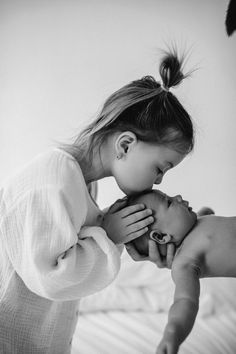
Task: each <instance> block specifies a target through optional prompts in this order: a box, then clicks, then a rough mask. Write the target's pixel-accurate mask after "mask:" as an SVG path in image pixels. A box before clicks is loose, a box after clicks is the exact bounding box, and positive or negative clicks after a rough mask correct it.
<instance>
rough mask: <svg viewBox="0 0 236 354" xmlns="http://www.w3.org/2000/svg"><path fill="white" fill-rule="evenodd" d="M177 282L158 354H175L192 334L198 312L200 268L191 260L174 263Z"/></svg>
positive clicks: (173, 275) (173, 270)
mask: <svg viewBox="0 0 236 354" xmlns="http://www.w3.org/2000/svg"><path fill="white" fill-rule="evenodd" d="M172 278H173V280H174V282H175V285H176V288H175V295H174V303H173V304H172V306H171V308H170V310H169V316H168V323H167V325H166V328H165V331H164V335H163V338H162V340H161V342H160V344H159V346H158V348H157V354H175V353H177V352H178V349H179V346H180V345H181V343H182V342H183V341H184V340H185V338H186V337H187V336H188V335H189V333H190V332H191V330H192V328H193V325H194V321H195V318H196V315H197V312H198V304H199V295H200V282H199V268H198V267H197V266H196V265H195V262H192V260H191V259H184V262H183V260H181V261H179V260H176V261H174V263H173V268H172Z"/></svg>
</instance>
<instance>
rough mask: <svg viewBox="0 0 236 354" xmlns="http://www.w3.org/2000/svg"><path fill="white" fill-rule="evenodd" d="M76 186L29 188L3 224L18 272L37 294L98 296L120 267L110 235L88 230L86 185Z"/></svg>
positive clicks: (94, 228)
mask: <svg viewBox="0 0 236 354" xmlns="http://www.w3.org/2000/svg"><path fill="white" fill-rule="evenodd" d="M67 167H68V166H67ZM67 173H68V172H67ZM76 177H78V175H77V176H76ZM64 181H65V179H64ZM72 182H73V180H70V184H69V183H64V184H63V183H62V184H60V183H56V184H54V185H53V184H43V186H41V187H40V188H39V187H37V188H32V189H28V190H27V192H25V193H23V194H21V196H20V197H19V198H17V200H15V201H14V203H13V205H12V206H11V207H10V208H6V211H5V215H4V217H3V219H2V220H1V233H2V235H3V237H4V238H5V239H4V243H5V247H6V251H7V254H8V256H9V259H10V261H11V263H12V265H13V268H14V269H15V271H16V272H17V273H18V275H19V276H20V277H21V278H22V280H23V282H24V283H25V285H26V286H27V287H28V288H29V289H30V290H31V291H32V292H34V293H36V294H37V295H40V296H42V297H45V298H48V299H51V300H60V301H61V300H75V299H78V298H80V297H83V296H86V295H90V294H92V293H95V292H97V291H99V290H101V289H103V288H104V287H106V286H107V285H109V284H110V283H111V282H112V281H113V279H114V278H115V276H116V275H117V273H118V271H119V268H120V253H119V251H118V248H117V247H116V246H115V244H114V243H113V242H112V241H111V240H110V239H109V238H108V237H107V235H106V233H105V231H104V230H103V229H102V228H101V227H99V226H84V224H85V218H86V213H87V209H88V206H87V204H86V198H85V197H84V191H83V186H82V187H81V183H80V182H77V184H78V183H79V187H77V190H76V188H75V189H74V190H73V188H72V186H71V183H72ZM72 185H73V183H72Z"/></svg>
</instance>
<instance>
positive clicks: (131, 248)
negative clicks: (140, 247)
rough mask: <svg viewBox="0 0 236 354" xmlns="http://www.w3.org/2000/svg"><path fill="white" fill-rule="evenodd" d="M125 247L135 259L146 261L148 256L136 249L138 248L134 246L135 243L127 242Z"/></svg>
mask: <svg viewBox="0 0 236 354" xmlns="http://www.w3.org/2000/svg"><path fill="white" fill-rule="evenodd" d="M125 248H126V251H127V252H128V254H129V255H130V257H131V258H133V260H134V261H136V262H140V261H144V260H146V259H147V257H146V256H143V255H141V254H139V253H138V251H137V250H136V248H135V247H134V245H133V244H132V243H131V242H129V243H126V244H125Z"/></svg>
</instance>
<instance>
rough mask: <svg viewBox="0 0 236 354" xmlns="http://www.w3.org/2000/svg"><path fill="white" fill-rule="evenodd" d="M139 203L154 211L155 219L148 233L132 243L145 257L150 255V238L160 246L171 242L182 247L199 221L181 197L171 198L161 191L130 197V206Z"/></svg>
mask: <svg viewBox="0 0 236 354" xmlns="http://www.w3.org/2000/svg"><path fill="white" fill-rule="evenodd" d="M138 203H143V204H145V205H146V207H147V208H149V209H152V210H153V216H154V219H155V221H154V223H153V224H151V225H150V226H149V230H148V232H146V233H145V234H144V235H142V236H140V237H138V238H136V239H135V240H133V241H132V243H133V244H134V246H135V248H136V249H137V251H138V252H139V253H140V254H143V255H148V240H149V239H150V238H151V239H153V240H155V241H156V242H157V243H159V244H160V245H165V244H167V243H169V242H172V243H175V245H176V246H178V245H180V244H181V242H182V241H183V239H184V237H185V236H186V235H187V234H188V232H189V231H190V230H191V229H192V227H193V226H194V224H195V223H196V220H197V215H196V213H195V212H193V211H192V208H190V207H189V204H188V202H187V201H185V200H183V199H182V197H181V196H180V195H177V196H175V197H169V196H167V195H166V194H164V193H162V192H161V191H159V190H151V191H148V192H144V193H140V194H136V195H133V196H131V197H129V205H134V204H138Z"/></svg>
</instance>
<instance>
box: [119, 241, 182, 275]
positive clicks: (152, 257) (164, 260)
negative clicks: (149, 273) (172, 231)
mask: <svg viewBox="0 0 236 354" xmlns="http://www.w3.org/2000/svg"><path fill="white" fill-rule="evenodd" d="M125 247H126V250H127V252H128V253H129V255H130V257H131V258H133V260H134V261H136V262H140V261H151V262H153V263H155V264H156V265H157V267H158V268H169V269H170V268H171V266H172V262H173V259H174V256H175V252H176V248H175V245H174V244H173V243H167V244H165V245H158V244H157V243H156V242H155V241H153V240H149V241H148V250H149V252H148V256H143V255H141V254H139V252H138V251H137V250H136V248H135V246H134V245H133V244H132V242H129V243H128V244H126V245H125Z"/></svg>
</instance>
